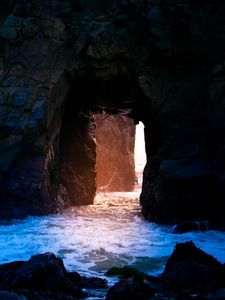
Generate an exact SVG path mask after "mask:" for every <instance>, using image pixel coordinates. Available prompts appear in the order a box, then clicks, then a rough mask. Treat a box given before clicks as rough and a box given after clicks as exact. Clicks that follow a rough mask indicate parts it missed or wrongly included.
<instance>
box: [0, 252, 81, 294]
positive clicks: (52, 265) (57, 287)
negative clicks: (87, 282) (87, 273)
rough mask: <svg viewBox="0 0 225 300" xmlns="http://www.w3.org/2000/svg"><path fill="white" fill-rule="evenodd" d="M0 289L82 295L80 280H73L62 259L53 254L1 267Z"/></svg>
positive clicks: (37, 256)
mask: <svg viewBox="0 0 225 300" xmlns="http://www.w3.org/2000/svg"><path fill="white" fill-rule="evenodd" d="M0 288H1V289H3V290H4V289H5V290H18V289H27V290H31V291H42V292H46V291H47V292H54V293H55V292H65V293H68V294H72V295H76V296H78V295H81V286H80V282H79V280H77V281H75V280H73V281H72V280H71V277H70V276H69V274H68V272H67V271H66V269H65V267H64V265H63V261H62V259H60V258H58V257H56V256H55V255H54V254H53V253H45V254H39V255H35V256H32V257H31V259H29V260H28V261H17V262H12V263H8V264H3V265H1V266H0Z"/></svg>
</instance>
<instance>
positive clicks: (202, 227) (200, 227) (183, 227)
mask: <svg viewBox="0 0 225 300" xmlns="http://www.w3.org/2000/svg"><path fill="white" fill-rule="evenodd" d="M209 226H210V225H209V222H207V221H190V222H183V223H181V224H178V225H175V226H174V227H173V228H172V233H175V234H176V233H178V234H182V233H186V232H190V231H206V230H208V229H209Z"/></svg>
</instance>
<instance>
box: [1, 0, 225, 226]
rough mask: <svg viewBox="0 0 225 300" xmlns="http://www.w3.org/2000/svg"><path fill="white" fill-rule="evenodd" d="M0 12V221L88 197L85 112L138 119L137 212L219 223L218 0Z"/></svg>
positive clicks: (149, 0) (46, 4)
mask: <svg viewBox="0 0 225 300" xmlns="http://www.w3.org/2000/svg"><path fill="white" fill-rule="evenodd" d="M0 12H1V13H0V187H1V189H0V199H1V203H0V215H1V217H2V218H9V217H23V216H25V215H27V214H44V213H49V212H55V211H57V208H59V207H64V206H68V205H70V204H71V203H72V204H73V203H82V201H83V202H86V203H90V202H92V201H93V197H94V193H95V189H96V187H95V170H94V165H95V157H94V156H95V145H94V137H93V134H92V133H90V132H92V124H93V122H92V116H91V115H92V113H94V114H95V113H99V112H100V113H101V112H102V111H103V110H104V111H106V112H107V113H113V114H115V113H116V114H118V113H120V112H121V111H122V112H123V114H124V113H127V114H128V115H129V116H130V117H132V118H133V119H134V120H135V122H136V121H138V120H141V121H142V122H143V123H144V125H145V140H146V154H147V166H146V168H145V171H144V182H143V189H142V195H141V204H142V212H143V214H144V216H145V217H146V218H148V219H151V220H153V221H156V222H160V223H177V222H180V221H191V220H194V219H203V220H210V221H211V223H212V224H213V226H217V227H218V226H219V225H220V224H221V223H223V222H224V218H225V215H224V212H225V202H224V197H225V184H224V181H225V161H224V153H225V143H224V136H225V112H224V101H225V100H224V99H225V98H224V91H225V67H224V66H225V57H224V50H225V30H224V28H225V19H224V13H225V4H224V3H223V1H220V0H215V1H211V0H206V1H200V0H199V1H187V0H176V1H173V0H167V1H156V0H146V1H136V0H118V1H116V0H108V1H101V0H97V1H93V0H87V1H82V0H76V1H70V0H66V1H57V0H51V1H44V0H38V1H33V0H29V1H23V0H11V1H3V2H1V4H0ZM68 97H69V98H68ZM69 103H70V105H71V106H70V107H71V115H70V121H69V123H67V117H68V114H67V113H66V107H67V106H68V105H69ZM69 110H70V108H69ZM82 116H83V117H82ZM80 118H81V119H82V118H84V119H85V121H84V120H83V121H82V122H83V123H82V122H81V121H80V120H81V119H80ZM72 120H74V122H72ZM80 122H81V123H82V124H83V125H81V124H80ZM66 123H67V125H68V124H70V125H69V128H68V129H67V134H66V133H65V131H64V129H63V128H67V125H65V124H66ZM62 124H64V125H63V126H64V127H63V126H62ZM76 124H77V125H76ZM77 126H78V127H79V126H81V127H79V128H78V127H77ZM82 126H83V127H82ZM81 132H82V135H83V139H80V140H79V136H80V135H81ZM83 133H84V134H83ZM70 137H71V138H72V139H73V141H74V143H75V141H76V142H78V141H79V145H74V147H71V143H72V142H71V141H70V140H71V138H70ZM62 141H65V142H63V143H64V144H63V146H62V147H61V146H60V145H62ZM75 144H76V143H75ZM60 147H61V148H60ZM69 148H71V149H69ZM81 149H82V150H81ZM60 151H61V152H60ZM64 153H68V158H66V157H65V155H64ZM72 156H73V159H72ZM70 158H71V160H70ZM69 165H71V167H72V170H69ZM83 166H85V170H84V169H83ZM59 170H64V171H59ZM67 172H68V177H66V176H67V175H65V174H67ZM71 194H73V195H75V196H73V198H72V199H71Z"/></svg>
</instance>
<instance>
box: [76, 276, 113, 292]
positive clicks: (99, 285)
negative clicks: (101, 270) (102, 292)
mask: <svg viewBox="0 0 225 300" xmlns="http://www.w3.org/2000/svg"><path fill="white" fill-rule="evenodd" d="M82 287H83V288H85V289H92V290H95V289H106V288H107V281H106V280H105V279H102V278H98V277H82Z"/></svg>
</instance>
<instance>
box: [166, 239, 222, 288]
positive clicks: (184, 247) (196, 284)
mask: <svg viewBox="0 0 225 300" xmlns="http://www.w3.org/2000/svg"><path fill="white" fill-rule="evenodd" d="M224 271H225V269H224V266H223V265H222V264H221V263H220V262H219V261H217V260H216V259H215V258H214V257H213V256H211V255H209V254H207V253H205V252H204V251H202V250H201V249H199V248H197V247H196V246H195V245H194V243H193V242H186V243H183V244H182V243H180V244H177V245H176V248H175V250H174V251H173V253H172V255H171V256H170V258H169V260H168V262H167V264H166V267H165V270H164V272H163V274H162V276H161V278H162V279H163V280H165V281H168V282H169V283H171V284H172V285H173V286H174V288H175V289H177V290H185V289H187V290H189V289H190V290H193V291H212V290H215V289H218V288H223V287H225V281H224V279H223V276H224Z"/></svg>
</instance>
